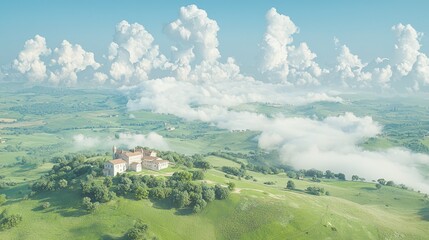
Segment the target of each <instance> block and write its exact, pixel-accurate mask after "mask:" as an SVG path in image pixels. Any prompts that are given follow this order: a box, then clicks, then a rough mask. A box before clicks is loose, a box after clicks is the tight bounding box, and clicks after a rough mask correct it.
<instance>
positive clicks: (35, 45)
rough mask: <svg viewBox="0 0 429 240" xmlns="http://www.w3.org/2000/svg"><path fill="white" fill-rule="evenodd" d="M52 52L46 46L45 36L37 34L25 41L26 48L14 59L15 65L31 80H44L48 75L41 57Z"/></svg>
mask: <svg viewBox="0 0 429 240" xmlns="http://www.w3.org/2000/svg"><path fill="white" fill-rule="evenodd" d="M50 53H51V50H50V49H49V48H48V47H47V46H46V40H45V38H44V37H42V36H39V35H36V36H35V37H34V38H33V39H29V40H27V41H26V42H25V44H24V49H23V50H22V51H21V52H20V53H19V55H18V58H17V59H15V60H14V61H13V67H14V68H15V69H16V70H18V71H19V72H20V73H22V74H25V75H26V76H27V77H28V79H29V80H31V81H43V80H44V79H45V78H46V77H47V74H46V65H45V63H44V62H43V61H42V60H41V59H40V57H41V56H46V55H49V54H50Z"/></svg>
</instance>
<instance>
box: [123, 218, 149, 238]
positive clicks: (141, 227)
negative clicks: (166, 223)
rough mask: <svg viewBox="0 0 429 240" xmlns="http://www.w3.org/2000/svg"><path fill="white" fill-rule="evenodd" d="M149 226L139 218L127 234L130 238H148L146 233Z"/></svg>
mask: <svg viewBox="0 0 429 240" xmlns="http://www.w3.org/2000/svg"><path fill="white" fill-rule="evenodd" d="M148 228H149V226H148V225H147V224H145V223H143V222H142V220H140V219H139V220H137V221H136V222H135V223H134V227H132V228H131V229H130V230H128V232H127V234H126V236H127V238H128V239H130V240H143V239H146V233H147V230H148Z"/></svg>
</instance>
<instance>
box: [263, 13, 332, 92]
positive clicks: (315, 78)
mask: <svg viewBox="0 0 429 240" xmlns="http://www.w3.org/2000/svg"><path fill="white" fill-rule="evenodd" d="M266 19H267V30H266V33H265V35H264V40H263V42H262V51H263V58H262V62H261V66H260V70H261V72H262V73H263V74H264V75H265V77H266V78H268V80H269V81H272V82H283V83H286V84H292V85H298V86H300V85H301V86H302V85H320V81H319V78H320V77H321V75H322V73H327V72H328V70H326V69H322V68H320V67H319V65H318V64H317V63H316V62H315V61H314V60H315V58H316V57H317V55H316V54H315V53H313V52H312V51H311V50H310V48H309V47H308V45H307V43H305V42H304V43H301V44H299V45H298V46H294V45H291V44H292V42H293V35H294V34H295V33H298V32H299V29H298V27H297V26H296V25H295V24H294V23H293V22H292V20H291V19H290V18H289V17H288V16H285V15H282V14H279V13H278V12H277V10H276V9H275V8H271V9H270V10H269V11H268V12H267V14H266Z"/></svg>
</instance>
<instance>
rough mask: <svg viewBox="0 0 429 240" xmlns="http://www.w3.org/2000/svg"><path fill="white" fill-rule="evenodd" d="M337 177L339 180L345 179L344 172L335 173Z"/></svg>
mask: <svg viewBox="0 0 429 240" xmlns="http://www.w3.org/2000/svg"><path fill="white" fill-rule="evenodd" d="M337 178H338V179H339V180H342V181H345V180H346V175H345V174H344V173H338V174H337Z"/></svg>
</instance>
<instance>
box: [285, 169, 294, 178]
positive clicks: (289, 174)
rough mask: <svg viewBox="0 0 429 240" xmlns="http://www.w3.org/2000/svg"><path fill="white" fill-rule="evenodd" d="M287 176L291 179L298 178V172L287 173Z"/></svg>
mask: <svg viewBox="0 0 429 240" xmlns="http://www.w3.org/2000/svg"><path fill="white" fill-rule="evenodd" d="M287 176H288V177H289V178H296V172H294V171H289V172H287Z"/></svg>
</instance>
